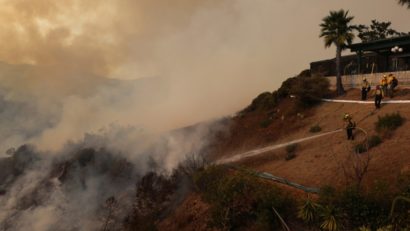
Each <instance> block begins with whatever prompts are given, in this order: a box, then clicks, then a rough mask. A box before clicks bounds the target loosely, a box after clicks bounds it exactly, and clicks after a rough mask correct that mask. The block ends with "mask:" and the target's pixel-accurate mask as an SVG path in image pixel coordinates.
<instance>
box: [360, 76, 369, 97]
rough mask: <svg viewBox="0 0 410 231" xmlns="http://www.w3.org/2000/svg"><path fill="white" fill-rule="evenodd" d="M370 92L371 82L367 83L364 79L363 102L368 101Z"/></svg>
mask: <svg viewBox="0 0 410 231" xmlns="http://www.w3.org/2000/svg"><path fill="white" fill-rule="evenodd" d="M369 91H370V83H369V81H367V79H366V78H363V81H362V100H366V99H367V92H369Z"/></svg>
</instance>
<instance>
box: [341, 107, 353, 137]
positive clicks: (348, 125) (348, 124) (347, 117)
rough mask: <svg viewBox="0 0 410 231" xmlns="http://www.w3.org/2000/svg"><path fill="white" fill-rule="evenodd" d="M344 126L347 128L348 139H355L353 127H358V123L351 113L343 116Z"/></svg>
mask: <svg viewBox="0 0 410 231" xmlns="http://www.w3.org/2000/svg"><path fill="white" fill-rule="evenodd" d="M343 120H344V128H345V129H346V134H347V139H348V140H354V136H353V129H355V128H356V123H355V122H354V121H353V118H352V116H351V115H350V114H348V113H346V114H345V115H344V117H343Z"/></svg>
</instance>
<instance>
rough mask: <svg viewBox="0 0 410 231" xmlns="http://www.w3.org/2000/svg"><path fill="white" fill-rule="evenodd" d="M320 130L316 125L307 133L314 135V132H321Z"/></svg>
mask: <svg viewBox="0 0 410 231" xmlns="http://www.w3.org/2000/svg"><path fill="white" fill-rule="evenodd" d="M321 131H322V128H321V127H320V126H319V124H316V125H314V126H312V127H310V129H309V132H311V133H316V132H321Z"/></svg>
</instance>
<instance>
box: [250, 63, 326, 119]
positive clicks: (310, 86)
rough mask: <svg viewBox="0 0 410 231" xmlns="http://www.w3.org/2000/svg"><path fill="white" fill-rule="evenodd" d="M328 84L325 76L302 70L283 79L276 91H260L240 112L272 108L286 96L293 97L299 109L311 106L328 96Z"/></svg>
mask: <svg viewBox="0 0 410 231" xmlns="http://www.w3.org/2000/svg"><path fill="white" fill-rule="evenodd" d="M329 85H330V84H329V80H328V79H326V78H325V77H319V76H310V73H308V72H306V71H304V72H302V73H301V74H299V75H298V76H296V77H292V78H288V79H287V80H285V81H284V82H283V83H282V85H281V87H280V88H279V89H278V90H277V91H274V92H272V93H271V92H264V93H261V94H260V95H258V96H257V97H256V98H255V99H254V100H253V101H252V103H251V104H250V105H249V106H248V107H247V108H245V110H243V111H242V112H243V113H248V112H253V111H269V110H273V109H275V107H277V106H278V104H279V103H280V102H281V101H282V100H284V99H287V98H292V99H294V100H295V106H296V107H298V108H299V109H300V108H306V107H311V106H314V105H316V104H318V103H319V102H320V100H321V99H322V98H324V97H328V96H330V90H329ZM261 126H263V125H261Z"/></svg>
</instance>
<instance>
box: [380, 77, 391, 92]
mask: <svg viewBox="0 0 410 231" xmlns="http://www.w3.org/2000/svg"><path fill="white" fill-rule="evenodd" d="M380 86H381V90H382V96H383V97H385V96H387V87H388V86H389V82H388V80H387V75H383V78H382V79H381V80H380Z"/></svg>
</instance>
